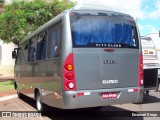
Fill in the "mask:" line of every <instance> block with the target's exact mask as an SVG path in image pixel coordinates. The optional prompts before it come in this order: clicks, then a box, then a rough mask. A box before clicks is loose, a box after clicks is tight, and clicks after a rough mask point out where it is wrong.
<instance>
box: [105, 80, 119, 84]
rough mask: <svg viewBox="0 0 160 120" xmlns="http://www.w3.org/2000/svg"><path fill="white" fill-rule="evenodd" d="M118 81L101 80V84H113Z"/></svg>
mask: <svg viewBox="0 0 160 120" xmlns="http://www.w3.org/2000/svg"><path fill="white" fill-rule="evenodd" d="M115 83H118V80H102V84H115Z"/></svg>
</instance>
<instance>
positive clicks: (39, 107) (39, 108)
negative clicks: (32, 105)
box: [37, 95, 42, 111]
mask: <svg viewBox="0 0 160 120" xmlns="http://www.w3.org/2000/svg"><path fill="white" fill-rule="evenodd" d="M41 108H42V103H41V99H40V96H39V95H38V96H37V109H38V111H40V110H41Z"/></svg>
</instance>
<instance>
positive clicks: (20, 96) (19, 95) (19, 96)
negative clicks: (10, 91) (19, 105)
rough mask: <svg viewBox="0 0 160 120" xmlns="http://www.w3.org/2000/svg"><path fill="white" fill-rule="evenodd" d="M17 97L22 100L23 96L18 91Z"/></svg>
mask: <svg viewBox="0 0 160 120" xmlns="http://www.w3.org/2000/svg"><path fill="white" fill-rule="evenodd" d="M17 96H18V98H22V94H21V93H20V92H19V91H18V90H17Z"/></svg>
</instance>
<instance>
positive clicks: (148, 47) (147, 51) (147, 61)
mask: <svg viewBox="0 0 160 120" xmlns="http://www.w3.org/2000/svg"><path fill="white" fill-rule="evenodd" d="M141 43H142V52H143V64H144V66H143V68H144V69H151V68H158V57H157V52H156V47H155V45H154V42H153V40H152V39H151V38H150V37H141Z"/></svg>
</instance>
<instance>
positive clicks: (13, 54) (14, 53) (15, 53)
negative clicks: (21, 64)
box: [12, 50, 17, 59]
mask: <svg viewBox="0 0 160 120" xmlns="http://www.w3.org/2000/svg"><path fill="white" fill-rule="evenodd" d="M16 57H17V52H16V51H15V50H14V51H12V59H16Z"/></svg>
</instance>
